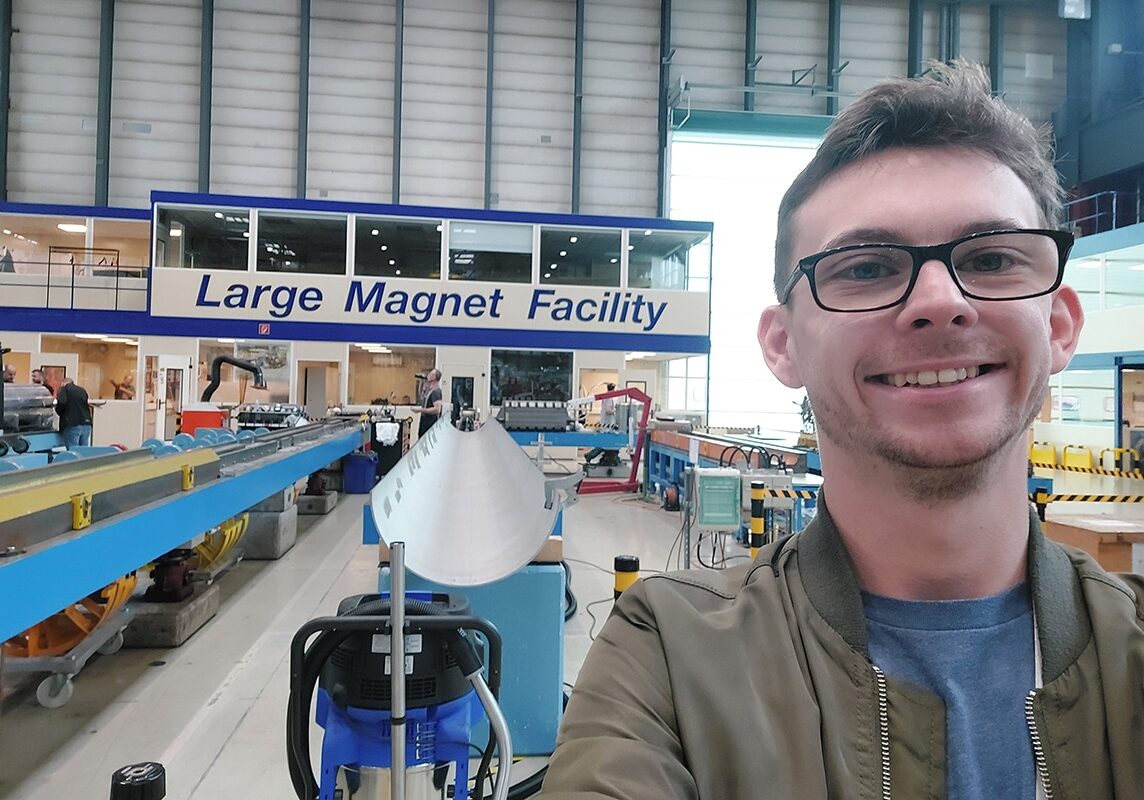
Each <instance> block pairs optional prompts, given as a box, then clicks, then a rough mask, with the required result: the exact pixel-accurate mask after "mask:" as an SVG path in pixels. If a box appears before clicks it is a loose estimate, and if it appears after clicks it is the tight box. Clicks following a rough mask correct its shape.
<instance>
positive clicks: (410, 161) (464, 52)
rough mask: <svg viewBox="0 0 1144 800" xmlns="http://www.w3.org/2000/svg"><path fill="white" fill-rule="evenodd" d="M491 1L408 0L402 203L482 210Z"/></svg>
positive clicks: (406, 6)
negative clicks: (486, 49) (488, 25)
mask: <svg viewBox="0 0 1144 800" xmlns="http://www.w3.org/2000/svg"><path fill="white" fill-rule="evenodd" d="M487 10H488V6H487V4H486V3H481V2H472V1H471V0H406V3H405V59H404V60H405V64H404V71H403V77H404V81H403V84H404V86H403V90H402V117H401V198H400V199H401V202H403V203H411V204H415V205H438V206H452V207H463V208H479V207H481V206H483V205H484V180H485V166H484V146H485V145H484V142H485V44H486V37H487V26H486V18H487V15H486V12H487Z"/></svg>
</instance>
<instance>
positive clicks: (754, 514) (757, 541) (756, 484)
mask: <svg viewBox="0 0 1144 800" xmlns="http://www.w3.org/2000/svg"><path fill="white" fill-rule="evenodd" d="M766 488H767V485H766V484H765V483H763V482H762V481H751V540H750V545H751V559H752V560H754V558H755V556H757V555H758V554H759V550H760V549H761V548H762V546H763V535H764V533H765V529H764V525H763V498H764V496H765V490H766Z"/></svg>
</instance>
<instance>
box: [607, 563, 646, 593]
mask: <svg viewBox="0 0 1144 800" xmlns="http://www.w3.org/2000/svg"><path fill="white" fill-rule="evenodd" d="M612 569H613V571H614V572H615V576H616V577H615V590H614V592H613V595H612V597H613V599H615V600H619V599H620V595H621V594H623V593H624V591H625V590H626V589H627V588H628V587H629V586H631V585H632V584H633V583H635V582H636V578H638V577H639V576H640V559H639V556H616V557H615V558H614V559H613V560H612Z"/></svg>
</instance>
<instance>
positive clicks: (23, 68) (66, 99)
mask: <svg viewBox="0 0 1144 800" xmlns="http://www.w3.org/2000/svg"><path fill="white" fill-rule="evenodd" d="M12 27H13V29H15V30H18V31H19V34H18V35H14V36H13V37H12V70H11V88H10V90H9V93H10V98H11V99H10V106H9V109H10V110H9V112H8V113H9V117H8V137H9V138H8V199H9V200H13V201H28V202H53V203H79V204H83V205H90V204H91V202H92V199H93V198H94V197H95V132H96V102H97V96H98V93H97V86H98V82H97V76H98V74H99V3H95V2H90V0H67V1H66V2H63V1H61V2H58V3H52V5H51V7H50V8H49V7H47V6H46V5H45V4H41V3H34V2H27V1H26V2H18V3H15V5H14V7H13V9H12Z"/></svg>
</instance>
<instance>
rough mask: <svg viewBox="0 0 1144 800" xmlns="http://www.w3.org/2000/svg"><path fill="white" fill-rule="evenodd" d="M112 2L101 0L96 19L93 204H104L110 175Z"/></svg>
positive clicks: (113, 41)
mask: <svg viewBox="0 0 1144 800" xmlns="http://www.w3.org/2000/svg"><path fill="white" fill-rule="evenodd" d="M114 45H115V0H103V2H102V3H101V4H100V19H99V84H98V85H99V89H98V98H97V100H96V114H95V120H96V127H95V204H96V205H97V206H105V205H107V203H108V196H109V188H108V182H109V179H110V174H111V66H112V64H113V63H114V59H113V48H114Z"/></svg>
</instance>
